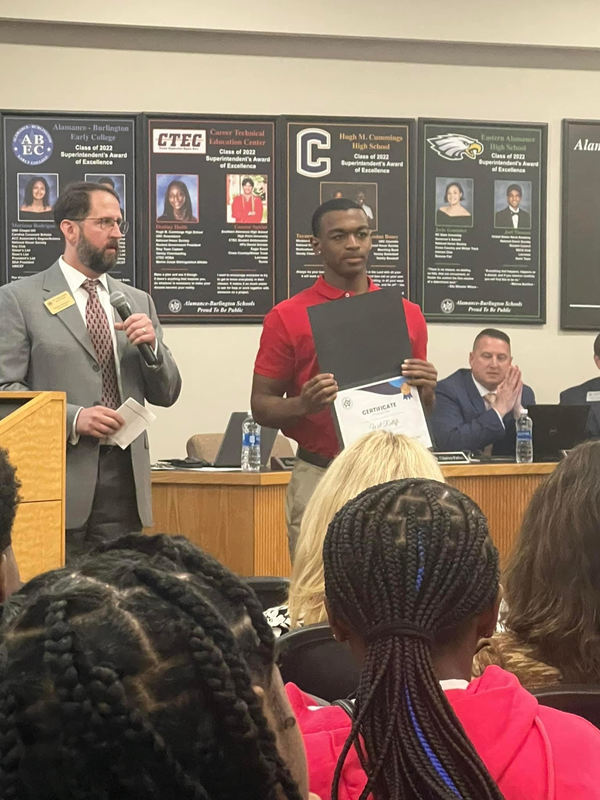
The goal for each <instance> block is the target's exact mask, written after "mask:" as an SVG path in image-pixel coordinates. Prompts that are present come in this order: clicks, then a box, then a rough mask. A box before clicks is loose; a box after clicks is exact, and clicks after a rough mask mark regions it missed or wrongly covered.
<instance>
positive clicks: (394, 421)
mask: <svg viewBox="0 0 600 800" xmlns="http://www.w3.org/2000/svg"><path fill="white" fill-rule="evenodd" d="M334 407H335V413H336V416H337V421H338V426H339V429H340V433H341V436H342V441H343V443H344V447H347V446H348V445H349V444H352V442H354V441H355V440H356V439H359V438H360V437H361V436H364V435H365V434H366V433H370V432H371V431H378V430H388V431H390V432H392V433H403V434H404V435H405V436H410V437H412V438H413V439H418V440H419V441H420V442H421V444H422V445H424V446H425V447H431V438H430V436H429V431H428V430H427V424H426V423H425V415H424V414H423V407H422V405H421V398H420V397H419V392H418V390H417V388H416V387H415V386H410V385H409V384H408V383H407V382H406V379H405V378H403V377H402V376H400V377H398V378H388V379H387V380H385V381H377V382H376V383H367V384H365V385H363V386H355V387H354V388H353V389H342V390H341V391H339V392H338V395H337V397H336V399H335V402H334Z"/></svg>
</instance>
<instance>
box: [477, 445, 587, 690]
mask: <svg viewBox="0 0 600 800" xmlns="http://www.w3.org/2000/svg"><path fill="white" fill-rule="evenodd" d="M599 483H600V442H599V441H591V442H585V443H584V444H580V445H578V446H577V447H575V448H573V450H572V451H571V452H570V453H569V455H568V456H567V457H566V458H565V459H563V461H561V462H560V464H558V466H557V467H556V469H555V470H554V472H552V473H551V474H550V475H549V476H548V477H547V478H546V480H545V481H544V482H543V483H542V484H540V486H538V488H537V489H536V491H535V493H534V495H533V497H532V498H531V501H530V503H529V506H528V507H527V509H526V511H525V514H524V515H523V522H522V524H521V530H520V533H519V538H518V540H517V543H516V545H515V548H514V549H513V551H512V554H511V556H510V558H509V561H508V564H507V567H506V570H505V572H504V576H503V581H502V583H503V587H504V600H505V605H506V611H505V612H504V613H503V614H502V623H503V625H502V627H503V630H502V632H498V633H495V634H494V635H493V636H492V637H491V638H490V639H486V640H484V641H482V642H481V643H480V647H479V650H478V652H477V654H476V655H475V660H474V663H473V670H474V674H475V675H479V674H481V673H482V672H483V670H484V669H485V667H486V666H488V665H489V664H498V665H499V666H501V667H502V668H503V669H506V670H509V671H510V672H514V674H515V675H516V676H517V677H518V679H519V680H520V681H521V683H522V684H523V686H526V687H527V688H528V689H535V688H540V687H542V686H548V685H552V684H557V683H560V682H561V681H565V682H566V683H595V684H597V683H600V623H599V621H598V618H599V613H600V586H599V584H598V580H599V577H600V547H599V540H600V537H599V530H600V497H599V496H598V485H599Z"/></svg>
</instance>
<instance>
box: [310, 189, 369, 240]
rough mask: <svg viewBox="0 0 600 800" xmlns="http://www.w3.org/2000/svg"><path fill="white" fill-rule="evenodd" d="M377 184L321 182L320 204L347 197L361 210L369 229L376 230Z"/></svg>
mask: <svg viewBox="0 0 600 800" xmlns="http://www.w3.org/2000/svg"><path fill="white" fill-rule="evenodd" d="M377 188H378V187H377V184H376V183H347V182H343V181H321V203H325V202H326V201H327V200H338V199H339V198H340V197H347V198H348V200H354V202H355V203H358V205H359V206H360V207H361V208H362V210H363V211H364V212H365V214H366V215H367V219H368V220H369V228H371V230H376V229H377Z"/></svg>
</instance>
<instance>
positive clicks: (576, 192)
mask: <svg viewBox="0 0 600 800" xmlns="http://www.w3.org/2000/svg"><path fill="white" fill-rule="evenodd" d="M562 134H563V139H562V145H563V157H562V248H561V249H562V258H561V295H560V327H561V328H563V329H568V328H571V329H578V330H588V331H589V330H594V331H598V330H600V150H596V151H594V150H573V147H574V146H575V145H576V143H577V141H578V140H579V139H581V141H582V146H584V145H585V140H586V139H588V141H589V142H595V143H598V145H599V146H600V121H596V120H569V119H565V120H563V130H562Z"/></svg>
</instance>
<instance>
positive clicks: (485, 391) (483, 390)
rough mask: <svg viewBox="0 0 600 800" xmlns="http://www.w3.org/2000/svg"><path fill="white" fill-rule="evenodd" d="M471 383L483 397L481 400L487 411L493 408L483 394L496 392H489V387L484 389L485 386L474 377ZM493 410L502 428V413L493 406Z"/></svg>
mask: <svg viewBox="0 0 600 800" xmlns="http://www.w3.org/2000/svg"><path fill="white" fill-rule="evenodd" d="M471 377H472V378H473V373H471ZM473 383H474V384H475V388H476V389H477V391H478V392H479V394H480V395H481V396H482V397H483V398H484V400H483V402H484V403H485V408H486V411H489V410H490V408H494V406H492V405H490V403H488V401H487V400H486V399H485V396H486V394H496V392H490V390H489V389H486V388H485V386H482V385H481V384H480V383H479V381H476V380H475V378H473ZM494 411H495V412H496V414H498V419H499V420H500V422H501V423H502V427H503V428H504V420H503V419H502V414H501V413H500V412H499V411H498V409H497V408H494Z"/></svg>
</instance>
